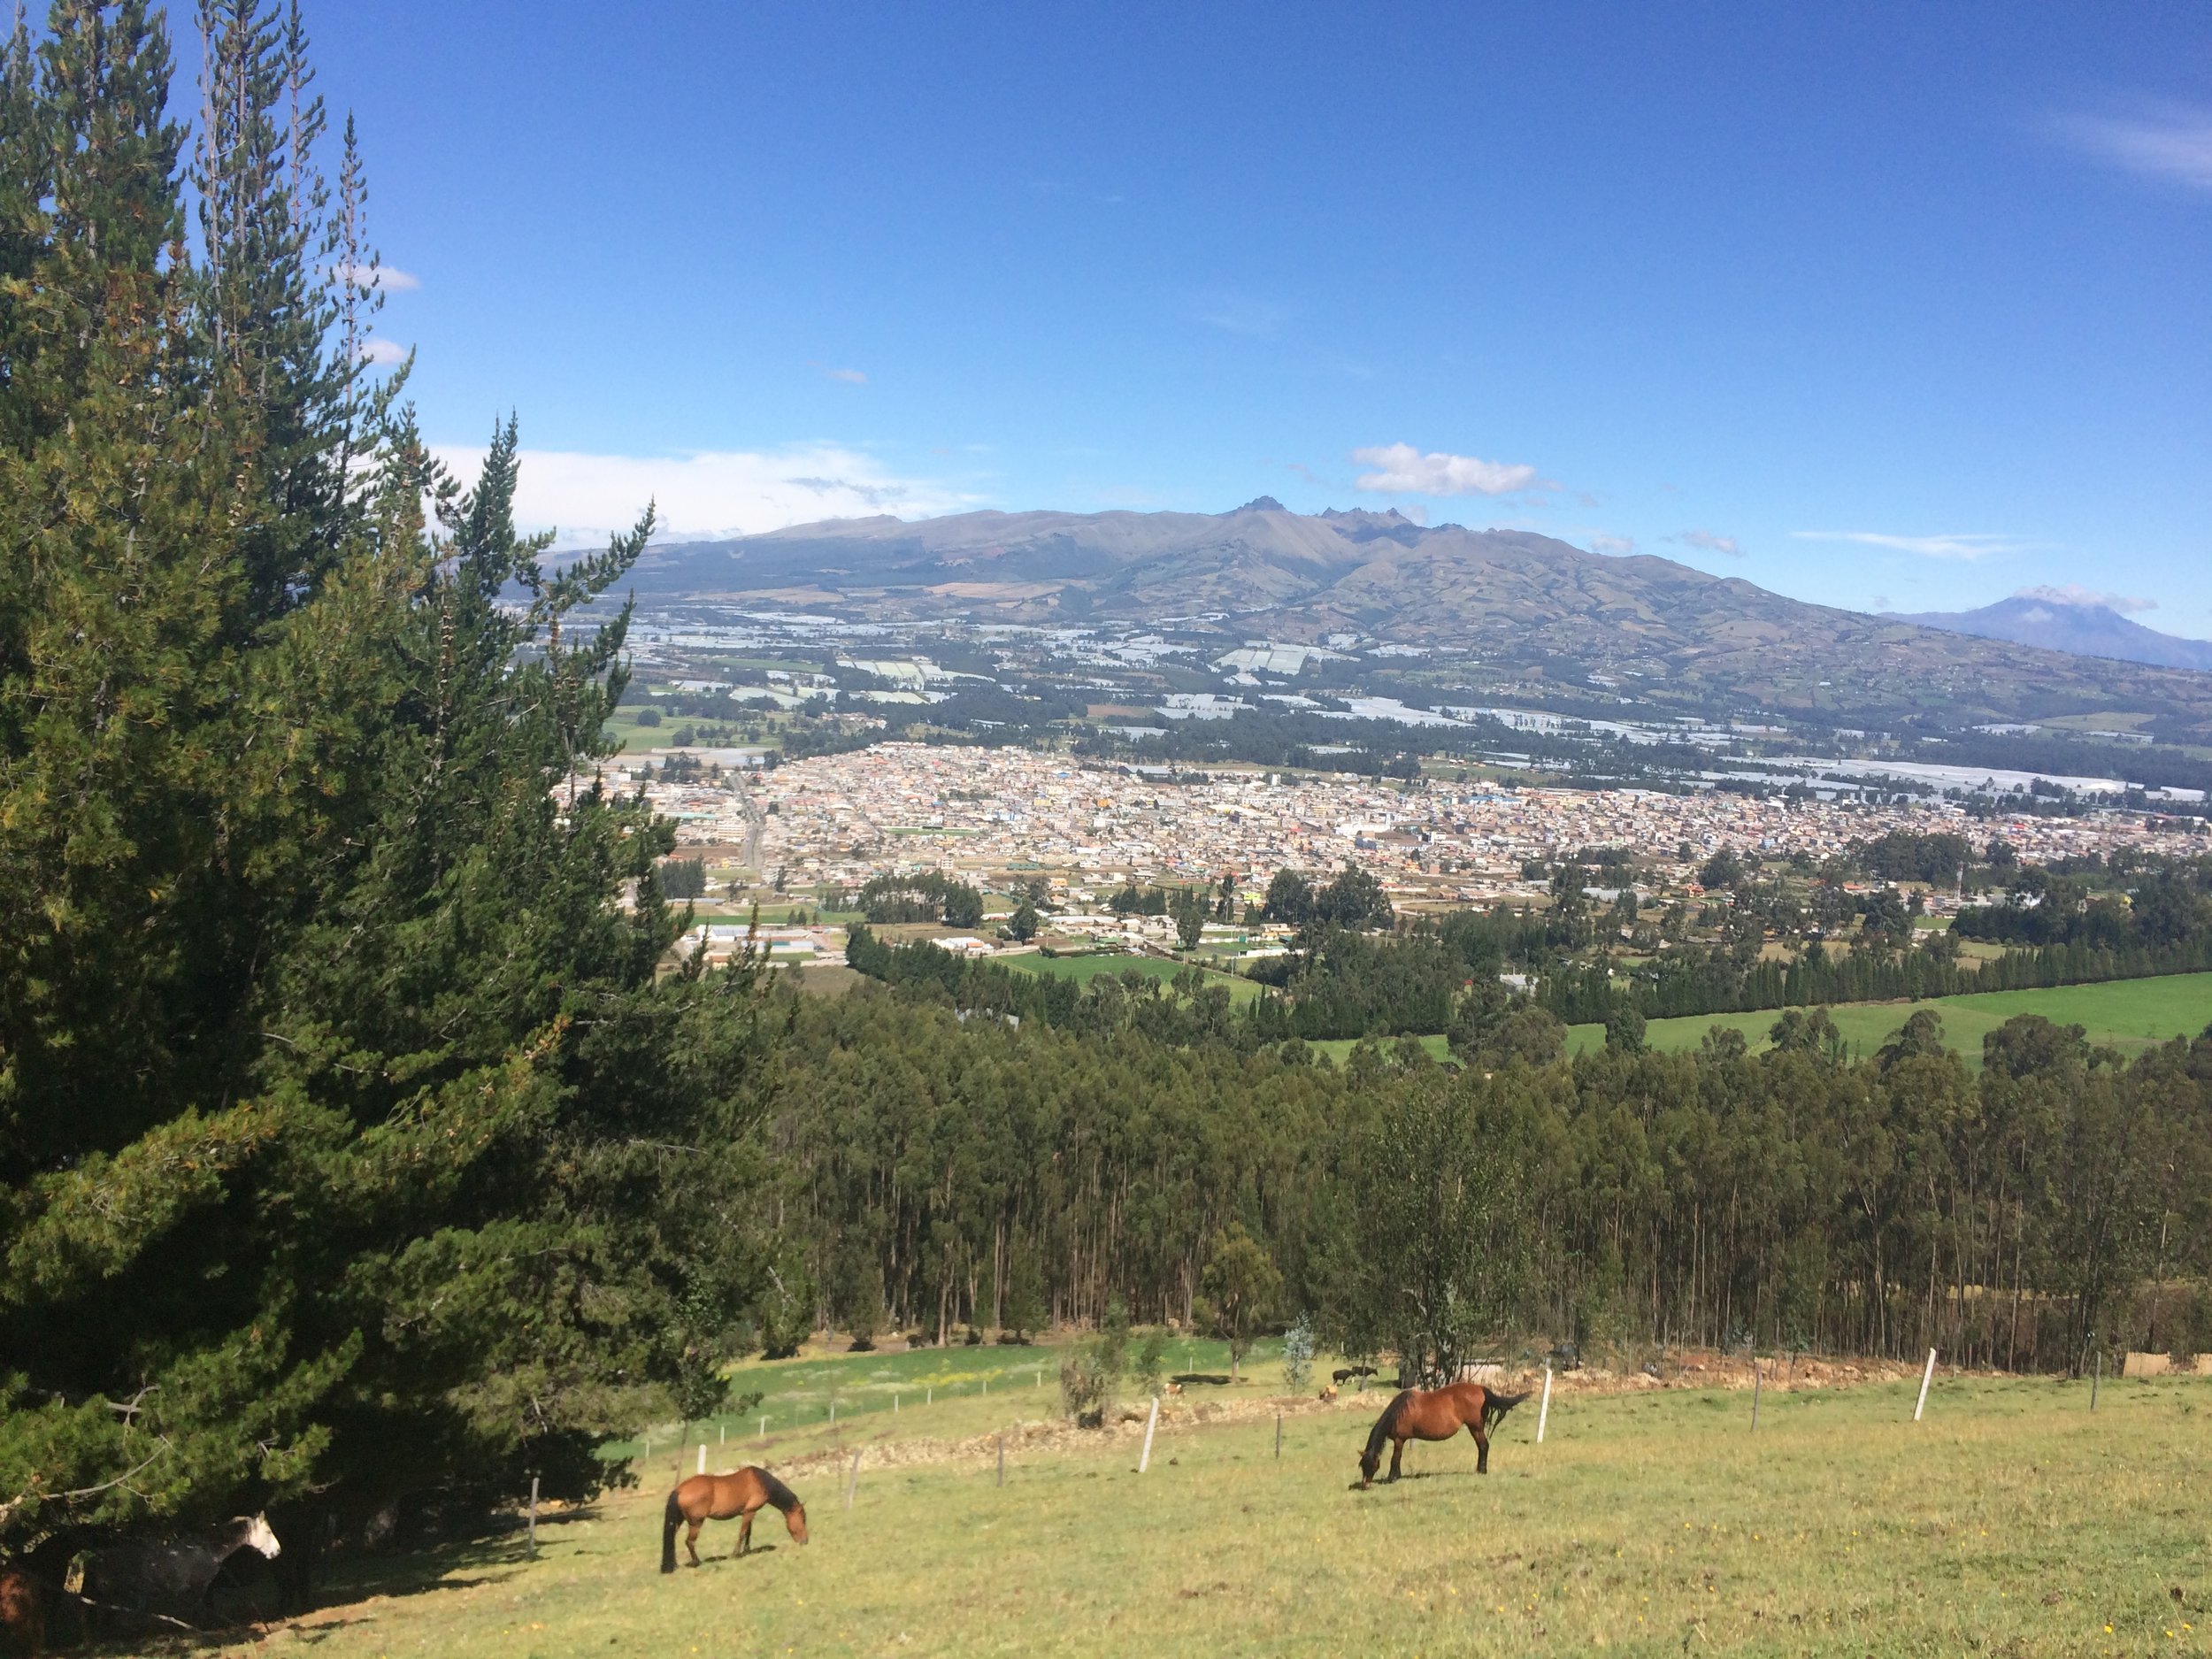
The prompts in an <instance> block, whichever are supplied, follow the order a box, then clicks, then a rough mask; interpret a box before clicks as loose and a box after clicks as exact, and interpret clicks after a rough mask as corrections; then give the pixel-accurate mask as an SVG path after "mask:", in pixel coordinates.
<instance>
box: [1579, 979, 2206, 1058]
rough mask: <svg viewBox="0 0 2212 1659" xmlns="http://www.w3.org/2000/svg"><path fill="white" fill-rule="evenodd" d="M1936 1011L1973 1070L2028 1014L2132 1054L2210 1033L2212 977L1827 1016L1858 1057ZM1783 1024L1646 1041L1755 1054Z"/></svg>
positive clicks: (1748, 1024)
mask: <svg viewBox="0 0 2212 1659" xmlns="http://www.w3.org/2000/svg"><path fill="white" fill-rule="evenodd" d="M1921 1008H1932V1009H1934V1010H1936V1011H1937V1012H1938V1013H1939V1014H1941V1015H1942V1016H1943V1033H1944V1036H1945V1037H1946V1038H1947V1039H1948V1041H1950V1044H1951V1046H1952V1047H1953V1048H1956V1049H1957V1050H1958V1051H1959V1052H1960V1053H1961V1054H1962V1055H1963V1056H1965V1058H1966V1061H1967V1064H1969V1065H1970V1066H1973V1067H1975V1068H1976V1069H1979V1067H1980V1065H1981V1063H1982V1038H1983V1037H1984V1036H1985V1034H1987V1033H1990V1032H1993V1031H1994V1030H1996V1029H1997V1027H1998V1026H2000V1025H2003V1024H2004V1023H2005V1022H2006V1021H2007V1020H2008V1019H2012V1018H2016V1017H2017V1016H2019V1015H2022V1014H2040V1015H2042V1016H2043V1017H2044V1018H2046V1019H2048V1020H2052V1021H2054V1022H2055V1023H2056V1024H2058V1025H2080V1026H2083V1027H2085V1029H2086V1030H2087V1032H2088V1033H2089V1040H2090V1041H2092V1042H2099V1043H2110V1044H2112V1045H2113V1046H2114V1047H2116V1048H2122V1049H2124V1050H2127V1051H2129V1052H2131V1053H2132V1052H2137V1051H2139V1050H2141V1049H2144V1048H2150V1047H2152V1046H2153V1045H2154V1044H2156V1043H2161V1042H2164V1041H2168V1040H2169V1039H2170V1038H2173V1037H2193V1036H2195V1035H2196V1034H2197V1033H2200V1032H2201V1031H2202V1030H2203V1029H2204V1028H2205V1027H2206V1025H2212V973H2177V974H2169V975H2166V976H2164V977H2162V978H2160V979H2115V980H2111V981H2108V983H2106V984H2103V985H2062V986H2054V987H2051V988H2049V989H2047V990H2040V991H1978V992H1970V993H1969V994H1968V995H1964V996H1939V997H1931V998H1929V999H1928V1000H1927V1001H1926V1002H1845V1003H1840V1004H1839V1005H1837V1006H1836V1007H1834V1008H1832V1009H1831V1010H1829V1012H1830V1014H1831V1015H1832V1016H1833V1018H1834V1019H1835V1022H1836V1029H1837V1030H1838V1031H1839V1032H1841V1033H1843V1038H1844V1041H1846V1042H1847V1043H1849V1044H1851V1045H1852V1047H1853V1048H1855V1049H1856V1050H1857V1051H1858V1052H1859V1053H1860V1054H1863V1055H1867V1054H1872V1053H1873V1052H1874V1051H1875V1050H1876V1049H1877V1048H1880V1047H1881V1046H1882V1044H1883V1043H1884V1042H1886V1041H1888V1039H1889V1035H1890V1033H1892V1032H1893V1031H1895V1030H1896V1029H1897V1028H1898V1027H1899V1026H1900V1025H1903V1024H1904V1023H1905V1021H1906V1020H1908V1019H1909V1018H1911V1017H1912V1014H1913V1011H1914V1010H1916V1009H1921ZM1778 1018H1781V1012H1780V1010H1778V1009H1768V1010H1762V1011H1761V1012H1759V1013H1755V1014H1698V1015H1693V1016H1691V1017H1689V1018H1685V1019H1655V1020H1653V1021H1652V1022H1651V1025H1650V1027H1649V1029H1648V1030H1647V1032H1646V1033H1645V1037H1644V1040H1645V1041H1647V1042H1648V1043H1649V1044H1650V1045H1651V1046H1652V1047H1653V1048H1664V1049H1669V1050H1675V1049H1683V1048H1696V1047H1697V1046H1698V1044H1699V1043H1700V1042H1701V1041H1704V1038H1705V1033H1707V1032H1708V1031H1709V1030H1710V1029H1711V1028H1712V1027H1713V1026H1715V1025H1728V1026H1732V1027H1733V1028H1734V1029H1736V1030H1738V1031H1740V1032H1742V1033H1744V1035H1745V1036H1746V1037H1747V1038H1748V1039H1750V1041H1751V1047H1752V1048H1753V1050H1754V1051H1757V1050H1759V1049H1763V1048H1766V1047H1767V1046H1768V1045H1767V1032H1768V1031H1769V1030H1770V1028H1771V1027H1772V1026H1773V1025H1774V1022H1775V1021H1776V1020H1777V1019H1778ZM1567 1039H1568V1046H1569V1048H1570V1049H1571V1051H1572V1052H1574V1053H1577V1054H1580V1053H1582V1052H1583V1051H1584V1050H1586V1049H1589V1048H1600V1047H1602V1046H1603V1044H1604V1042H1605V1028H1604V1027H1603V1026H1601V1025H1573V1026H1570V1027H1569V1028H1568V1033H1567Z"/></svg>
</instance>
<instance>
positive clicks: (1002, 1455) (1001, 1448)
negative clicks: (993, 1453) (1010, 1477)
mask: <svg viewBox="0 0 2212 1659" xmlns="http://www.w3.org/2000/svg"><path fill="white" fill-rule="evenodd" d="M998 1483H999V1485H1000V1486H1004V1485H1005V1484H1006V1436H1004V1435H1003V1434H1002V1435H1000V1436H999V1437H998Z"/></svg>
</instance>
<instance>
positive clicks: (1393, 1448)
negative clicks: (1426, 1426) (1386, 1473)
mask: <svg viewBox="0 0 2212 1659" xmlns="http://www.w3.org/2000/svg"><path fill="white" fill-rule="evenodd" d="M1405 1455H1406V1443H1405V1442H1404V1441H1403V1440H1393V1441H1391V1442H1390V1478H1391V1479H1393V1480H1395V1479H1397V1478H1398V1463H1399V1461H1400V1460H1401V1459H1402V1458H1403V1457H1404V1456H1405Z"/></svg>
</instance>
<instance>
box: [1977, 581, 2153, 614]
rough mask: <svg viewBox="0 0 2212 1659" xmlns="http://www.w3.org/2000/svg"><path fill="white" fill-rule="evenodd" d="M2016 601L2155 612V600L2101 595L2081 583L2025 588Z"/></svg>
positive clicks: (2119, 595) (2122, 595)
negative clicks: (2038, 601)
mask: <svg viewBox="0 0 2212 1659" xmlns="http://www.w3.org/2000/svg"><path fill="white" fill-rule="evenodd" d="M2013 597H2014V598H2015V599H2040V600H2042V601H2044V602H2045V603H2049V604H2054V605H2102V606H2104V607H2105V609H2106V610H2108V611H2155V610H2157V609H2158V601H2157V600H2155V599H2137V598H2133V597H2131V596H2130V595H2126V594H2101V593H2099V592H2097V590H2096V589H2094V588H2084V587H2083V586H2082V585H2081V584H2080V583H2079V582H2066V583H2063V584H2062V585H2060V586H2058V587H2049V586H2044V587H2038V588H2022V589H2021V590H2020V591H2019V592H2018V593H2016V594H2015V595H2013Z"/></svg>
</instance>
